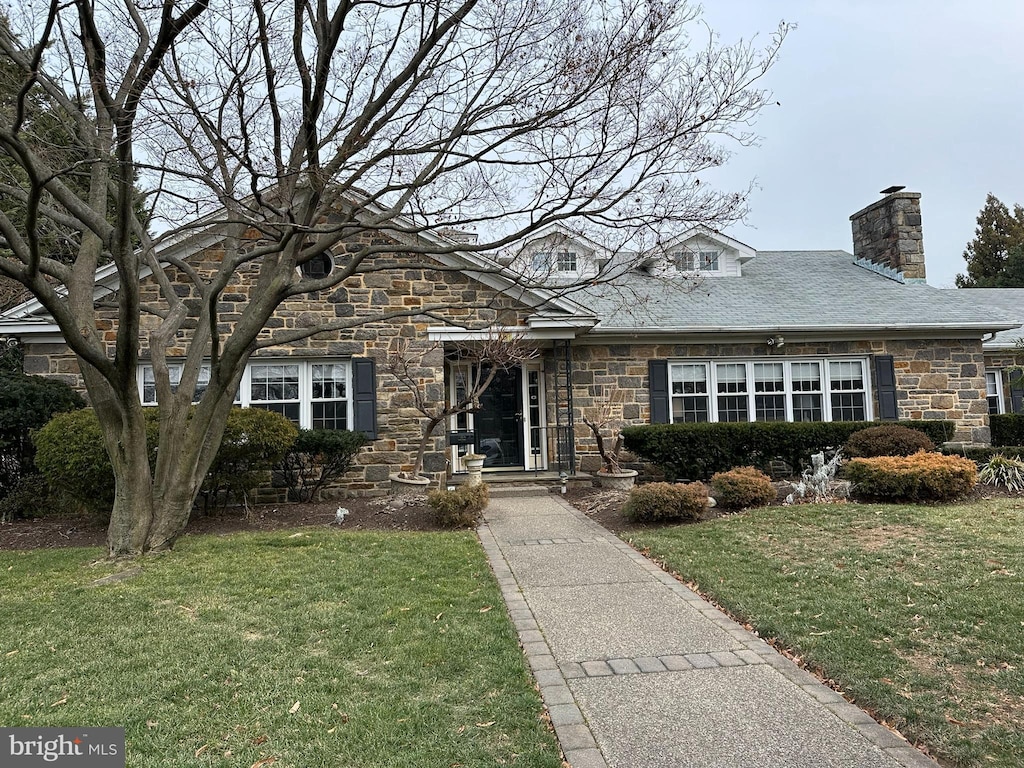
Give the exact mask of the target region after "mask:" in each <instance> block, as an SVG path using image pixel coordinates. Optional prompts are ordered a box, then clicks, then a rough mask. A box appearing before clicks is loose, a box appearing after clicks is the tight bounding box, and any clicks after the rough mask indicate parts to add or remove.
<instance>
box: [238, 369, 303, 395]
mask: <svg viewBox="0 0 1024 768" xmlns="http://www.w3.org/2000/svg"><path fill="white" fill-rule="evenodd" d="M250 381H251V385H250V399H251V400H252V401H253V402H267V401H271V402H273V401H275V400H298V399H299V366H297V365H254V366H252V368H251V369H250Z"/></svg>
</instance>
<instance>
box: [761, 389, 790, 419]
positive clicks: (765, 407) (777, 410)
mask: <svg viewBox="0 0 1024 768" xmlns="http://www.w3.org/2000/svg"><path fill="white" fill-rule="evenodd" d="M754 409H755V410H754V419H755V420H756V421H785V420H786V396H785V395H754Z"/></svg>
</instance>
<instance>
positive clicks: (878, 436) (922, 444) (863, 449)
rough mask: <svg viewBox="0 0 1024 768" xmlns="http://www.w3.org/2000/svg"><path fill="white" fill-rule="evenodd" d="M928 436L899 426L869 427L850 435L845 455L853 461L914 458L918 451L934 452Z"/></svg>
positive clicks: (933, 444)
mask: <svg viewBox="0 0 1024 768" xmlns="http://www.w3.org/2000/svg"><path fill="white" fill-rule="evenodd" d="M934 450H935V443H933V442H932V441H931V440H930V439H929V438H928V435H926V434H924V433H923V432H920V431H918V430H916V429H909V428H908V427H901V426H900V425H898V424H883V425H882V426H880V427H868V428H867V429H862V430H860V431H859V432H854V433H853V434H852V435H850V439H849V440H847V441H846V445H844V446H843V453H844V454H845V455H846V456H848V457H849V458H851V459H870V458H872V457H873V456H913V455H914V454H915V453H917V452H918V451H934Z"/></svg>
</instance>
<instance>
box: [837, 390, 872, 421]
mask: <svg viewBox="0 0 1024 768" xmlns="http://www.w3.org/2000/svg"><path fill="white" fill-rule="evenodd" d="M865 418H867V416H866V412H865V410H864V393H863V392H833V393H832V421H864V419H865Z"/></svg>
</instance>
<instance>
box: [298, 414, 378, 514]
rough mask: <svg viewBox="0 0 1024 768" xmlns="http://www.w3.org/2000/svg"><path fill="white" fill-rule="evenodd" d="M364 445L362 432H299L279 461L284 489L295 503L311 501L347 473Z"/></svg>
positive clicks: (328, 430) (364, 439)
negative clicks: (287, 489) (290, 493)
mask: <svg viewBox="0 0 1024 768" xmlns="http://www.w3.org/2000/svg"><path fill="white" fill-rule="evenodd" d="M364 445H366V436H365V435H364V434H363V433H362V432H349V431H348V430H344V429H300V430H299V435H298V437H297V438H296V439H295V443H294V444H293V445H292V446H291V448H289V449H288V450H287V451H286V452H285V454H284V458H283V459H282V461H281V471H282V473H283V475H284V481H285V485H287V486H288V488H289V490H290V491H291V492H292V495H293V496H294V497H295V499H296V500H297V501H303V502H305V501H312V500H313V499H315V498H317V495H318V494H319V493H320V489H322V488H323V487H324V486H326V485H328V484H329V483H331V482H333V481H334V480H336V479H338V478H339V477H342V476H343V475H344V474H345V473H346V472H348V470H349V468H350V467H351V466H352V462H353V460H355V457H356V454H358V453H359V449H360V448H362V447H363V446H364Z"/></svg>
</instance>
